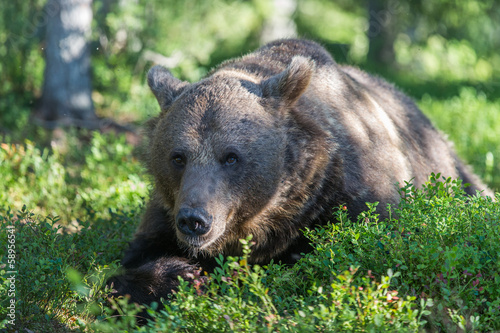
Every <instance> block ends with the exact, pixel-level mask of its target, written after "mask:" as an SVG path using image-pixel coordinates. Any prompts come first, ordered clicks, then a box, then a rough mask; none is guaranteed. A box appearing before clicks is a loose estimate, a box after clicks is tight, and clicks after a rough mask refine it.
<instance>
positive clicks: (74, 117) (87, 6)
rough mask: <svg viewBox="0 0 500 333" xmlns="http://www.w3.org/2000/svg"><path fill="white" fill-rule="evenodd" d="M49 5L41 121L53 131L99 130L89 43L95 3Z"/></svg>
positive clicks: (79, 0) (63, 0)
mask: <svg viewBox="0 0 500 333" xmlns="http://www.w3.org/2000/svg"><path fill="white" fill-rule="evenodd" d="M46 6H47V8H46V13H47V14H48V15H49V17H48V19H47V27H46V40H45V60H46V64H45V72H44V83H43V91H42V98H41V106H40V108H39V109H38V112H37V118H38V120H39V121H40V122H41V123H42V125H44V126H46V127H49V128H54V127H57V126H61V125H70V126H78V127H86V128H97V127H98V118H97V116H96V114H95V111H94V105H93V102H92V86H91V77H90V49H89V44H88V38H89V35H90V31H91V23H92V0H48V2H47V5H46Z"/></svg>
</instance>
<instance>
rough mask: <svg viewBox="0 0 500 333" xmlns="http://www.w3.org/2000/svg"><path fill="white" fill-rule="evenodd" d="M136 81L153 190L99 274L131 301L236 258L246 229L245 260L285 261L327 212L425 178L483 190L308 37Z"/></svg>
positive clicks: (381, 89) (423, 125)
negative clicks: (194, 76)
mask: <svg viewBox="0 0 500 333" xmlns="http://www.w3.org/2000/svg"><path fill="white" fill-rule="evenodd" d="M148 84H149V86H150V88H151V90H152V92H153V93H154V95H155V96H156V98H157V100H158V103H159V105H160V108H161V113H160V114H159V115H158V116H157V117H155V118H153V119H151V120H150V121H149V122H148V123H147V126H146V127H147V129H146V136H147V137H148V139H149V141H148V142H149V144H148V153H147V158H146V160H147V161H146V162H147V163H146V164H147V166H148V169H149V171H150V173H151V174H152V175H153V176H154V180H155V183H154V190H153V192H152V196H151V199H150V202H149V204H148V207H147V210H146V212H145V214H144V217H143V219H142V223H141V224H140V226H139V228H138V230H137V233H136V235H135V238H134V240H133V241H132V243H131V245H130V248H129V250H128V251H127V253H126V255H125V258H124V260H123V266H124V267H125V269H126V271H125V273H124V275H121V276H117V277H115V278H113V279H112V280H111V282H112V283H113V285H114V288H115V290H116V293H117V294H119V295H124V294H130V295H131V299H132V300H133V301H136V302H139V303H150V302H152V301H159V300H160V298H161V297H164V298H165V297H167V296H168V295H169V294H170V293H171V292H172V290H175V288H176V287H177V286H178V276H181V277H183V278H184V279H185V280H193V279H194V278H195V276H196V275H197V274H198V272H199V269H203V270H207V271H210V270H212V269H213V268H214V265H215V260H214V258H215V257H216V256H218V255H219V254H223V255H225V256H227V255H231V256H238V255H241V244H240V242H239V239H241V238H246V237H247V236H248V235H249V234H252V235H253V241H254V242H255V245H254V246H253V248H252V252H251V254H250V258H249V261H250V263H258V264H264V263H267V262H269V261H270V260H271V259H274V261H275V262H277V261H281V262H283V263H293V262H294V261H296V260H297V258H298V257H299V254H300V253H301V252H306V251H307V249H308V240H307V239H305V237H304V236H303V234H302V231H301V230H303V229H304V228H305V227H314V226H315V225H323V224H325V223H327V222H328V221H329V220H330V219H331V215H332V208H333V207H338V206H339V205H346V206H347V207H348V210H349V212H350V214H351V215H352V216H353V217H355V216H357V215H358V214H359V213H360V212H362V211H363V210H365V209H366V204H365V203H366V202H376V201H378V202H379V206H378V207H379V211H378V213H380V214H381V215H382V217H384V216H385V214H386V211H385V207H386V206H387V204H393V205H396V204H397V203H398V201H399V193H398V188H397V184H398V183H399V184H404V181H409V180H412V179H413V183H414V184H415V185H416V186H420V185H422V184H423V183H424V182H425V181H427V180H428V177H429V175H430V174H431V173H432V172H435V173H438V172H440V173H441V174H442V175H444V176H446V177H453V178H460V179H462V180H463V181H464V183H470V184H471V186H469V187H467V188H466V191H467V193H469V194H475V193H476V191H484V192H483V193H485V194H491V192H489V190H488V189H487V188H486V186H484V185H483V184H482V183H481V181H480V180H479V179H478V177H477V176H475V175H474V174H472V173H471V172H470V170H469V168H468V167H467V166H465V165H464V164H463V163H462V162H461V161H460V160H459V159H458V157H457V155H456V154H455V153H454V152H453V150H452V148H451V146H450V143H449V142H447V141H446V140H445V139H444V138H443V136H442V135H441V134H440V133H439V132H438V131H437V130H436V129H435V128H434V127H433V126H432V124H431V122H430V121H429V120H428V119H427V118H426V117H425V116H424V114H423V113H422V112H421V111H420V110H419V109H418V108H417V106H416V105H415V103H414V102H413V101H412V100H411V99H410V98H408V97H407V96H405V95H404V94H402V93H401V92H399V91H398V90H396V89H395V88H394V87H393V86H392V85H390V84H388V83H387V82H385V81H383V80H382V79H379V78H376V77H373V76H370V75H368V74H366V73H364V72H362V71H360V70H359V69H356V68H353V67H346V66H339V65H337V64H336V63H335V61H334V60H333V59H332V57H331V56H330V55H329V54H328V53H327V52H326V50H325V49H323V48H322V47H321V46H319V45H318V44H316V43H314V42H311V41H306V40H294V39H286V40H278V41H275V42H272V43H270V44H267V45H265V46H263V47H262V48H260V49H258V50H257V51H255V52H253V53H250V54H248V55H246V56H244V57H242V58H239V59H235V60H230V61H227V62H225V63H223V64H221V65H220V66H219V67H218V68H216V69H215V70H213V71H212V72H211V73H210V74H209V75H208V76H207V77H206V78H205V79H203V80H201V81H199V82H196V83H193V84H189V83H187V82H182V81H180V80H178V79H176V78H174V77H173V76H172V75H171V74H170V73H169V72H168V71H167V70H166V69H164V68H162V67H160V66H155V67H153V68H152V69H151V70H150V71H149V73H148Z"/></svg>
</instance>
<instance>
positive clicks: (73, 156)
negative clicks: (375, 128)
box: [0, 132, 148, 224]
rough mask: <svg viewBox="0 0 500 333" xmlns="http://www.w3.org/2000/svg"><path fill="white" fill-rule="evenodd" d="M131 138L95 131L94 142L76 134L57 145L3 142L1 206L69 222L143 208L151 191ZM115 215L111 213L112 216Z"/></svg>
mask: <svg viewBox="0 0 500 333" xmlns="http://www.w3.org/2000/svg"><path fill="white" fill-rule="evenodd" d="M132 149H133V147H132V146H131V145H128V144H127V143H126V142H125V137H123V136H121V137H117V136H115V135H112V134H111V135H102V134H99V133H97V132H94V133H92V137H91V138H90V141H89V142H88V144H86V143H85V142H81V141H79V140H78V139H76V138H73V139H68V140H67V142H66V146H65V145H64V144H62V145H58V144H57V143H55V142H53V147H52V149H49V148H43V149H41V148H38V147H37V146H36V145H35V143H33V142H31V141H29V140H26V141H25V142H24V144H8V143H2V144H1V146H0V173H1V174H2V175H3V176H2V178H1V179H0V206H12V207H13V208H15V209H20V208H21V207H22V204H23V203H24V202H29V203H31V204H32V205H36V206H37V207H36V209H35V212H36V213H37V214H38V213H41V214H44V215H47V214H52V215H53V216H59V217H60V218H61V220H62V223H63V224H68V223H69V222H70V221H71V220H72V219H74V218H75V217H77V216H78V215H79V214H81V211H85V210H93V211H94V212H99V214H103V213H104V214H106V212H108V210H109V208H110V207H112V208H113V209H127V208H129V207H137V206H138V205H139V204H141V203H142V201H143V198H144V197H145V196H147V194H148V183H147V182H145V181H144V180H142V178H144V177H142V174H143V168H142V166H141V164H140V163H139V162H138V161H137V159H136V158H134V157H133V154H132ZM107 216H109V215H107Z"/></svg>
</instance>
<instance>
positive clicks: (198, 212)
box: [175, 208, 212, 236]
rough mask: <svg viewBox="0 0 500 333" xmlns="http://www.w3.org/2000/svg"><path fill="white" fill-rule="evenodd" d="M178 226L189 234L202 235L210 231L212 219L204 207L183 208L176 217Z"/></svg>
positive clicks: (184, 232) (181, 230)
mask: <svg viewBox="0 0 500 333" xmlns="http://www.w3.org/2000/svg"><path fill="white" fill-rule="evenodd" d="M175 220H176V223H177V228H178V229H179V231H180V232H182V233H183V234H185V235H188V236H201V235H204V234H206V233H208V232H209V231H210V228H211V226H212V221H211V219H210V218H209V217H208V214H206V212H205V211H204V210H203V209H190V208H181V209H180V210H179V213H178V214H177V217H176V219H175Z"/></svg>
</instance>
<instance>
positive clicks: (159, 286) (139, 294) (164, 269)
mask: <svg viewBox="0 0 500 333" xmlns="http://www.w3.org/2000/svg"><path fill="white" fill-rule="evenodd" d="M199 275H200V269H199V267H198V266H197V265H195V264H192V263H190V262H189V260H188V259H186V258H181V257H160V258H157V259H156V260H153V261H149V262H147V263H145V264H143V265H141V266H139V267H136V268H132V269H127V270H126V272H125V274H123V275H120V276H116V277H113V278H111V279H109V280H108V285H110V286H112V287H113V289H114V292H113V294H112V296H114V297H117V296H125V295H127V294H128V295H130V300H131V301H132V302H136V303H139V304H147V305H149V304H151V302H153V301H155V302H158V303H159V302H160V299H161V298H164V299H167V298H168V296H169V295H170V294H172V292H173V291H175V290H176V289H177V287H178V286H179V278H178V277H179V276H180V277H182V278H183V279H184V280H185V281H189V282H193V281H194V280H195V279H196V278H197V277H199Z"/></svg>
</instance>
